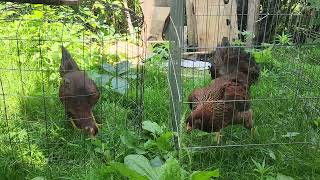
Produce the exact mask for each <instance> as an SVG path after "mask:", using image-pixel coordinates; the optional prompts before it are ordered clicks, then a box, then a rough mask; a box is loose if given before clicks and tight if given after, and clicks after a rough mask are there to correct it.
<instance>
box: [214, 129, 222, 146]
mask: <svg viewBox="0 0 320 180" xmlns="http://www.w3.org/2000/svg"><path fill="white" fill-rule="evenodd" d="M215 134H216V142H217V144H220V140H221V137H222V135H221V130H219V131H218V132H215Z"/></svg>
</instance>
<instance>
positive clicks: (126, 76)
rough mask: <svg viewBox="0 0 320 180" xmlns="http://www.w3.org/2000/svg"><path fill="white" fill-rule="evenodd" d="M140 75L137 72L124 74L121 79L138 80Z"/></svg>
mask: <svg viewBox="0 0 320 180" xmlns="http://www.w3.org/2000/svg"><path fill="white" fill-rule="evenodd" d="M137 76H138V74H137V73H136V72H127V73H124V74H121V77H123V78H127V79H137Z"/></svg>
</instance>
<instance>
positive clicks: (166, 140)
mask: <svg viewBox="0 0 320 180" xmlns="http://www.w3.org/2000/svg"><path fill="white" fill-rule="evenodd" d="M173 135H174V133H173V132H166V133H164V134H162V135H161V136H160V137H159V138H157V140H156V144H157V146H158V148H159V149H161V150H165V151H170V150H172V146H171V144H170V142H171V139H172V137H173Z"/></svg>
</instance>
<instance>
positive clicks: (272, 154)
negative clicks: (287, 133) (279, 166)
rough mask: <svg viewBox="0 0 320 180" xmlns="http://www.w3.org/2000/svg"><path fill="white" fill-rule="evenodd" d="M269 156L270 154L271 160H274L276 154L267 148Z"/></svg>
mask: <svg viewBox="0 0 320 180" xmlns="http://www.w3.org/2000/svg"><path fill="white" fill-rule="evenodd" d="M269 156H270V157H271V158H272V159H273V160H276V155H275V154H274V153H273V151H271V150H269Z"/></svg>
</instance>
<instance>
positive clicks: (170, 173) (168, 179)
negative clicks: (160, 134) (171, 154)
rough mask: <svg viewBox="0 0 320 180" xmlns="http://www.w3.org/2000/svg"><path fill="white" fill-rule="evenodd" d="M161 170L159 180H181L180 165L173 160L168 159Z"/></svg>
mask: <svg viewBox="0 0 320 180" xmlns="http://www.w3.org/2000/svg"><path fill="white" fill-rule="evenodd" d="M161 169H162V170H161V172H162V173H161V176H160V180H172V179H176V180H182V179H183V177H182V173H181V167H180V164H179V162H178V161H177V160H176V159H174V158H169V159H168V160H167V161H166V163H165V164H164V165H163V166H162V167H161Z"/></svg>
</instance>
